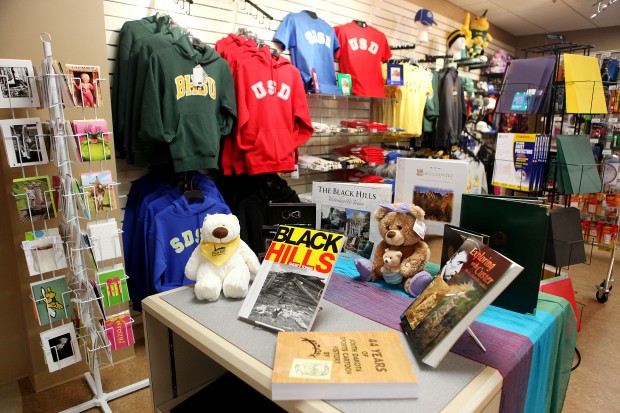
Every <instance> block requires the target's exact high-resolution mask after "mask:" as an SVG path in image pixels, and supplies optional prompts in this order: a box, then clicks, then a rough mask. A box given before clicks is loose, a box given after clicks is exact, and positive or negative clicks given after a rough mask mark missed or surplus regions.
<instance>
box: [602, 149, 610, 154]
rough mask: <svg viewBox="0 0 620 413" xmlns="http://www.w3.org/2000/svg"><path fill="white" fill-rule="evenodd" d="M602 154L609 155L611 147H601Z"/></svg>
mask: <svg viewBox="0 0 620 413" xmlns="http://www.w3.org/2000/svg"><path fill="white" fill-rule="evenodd" d="M601 153H602V154H603V155H611V149H603V151H602V152H601Z"/></svg>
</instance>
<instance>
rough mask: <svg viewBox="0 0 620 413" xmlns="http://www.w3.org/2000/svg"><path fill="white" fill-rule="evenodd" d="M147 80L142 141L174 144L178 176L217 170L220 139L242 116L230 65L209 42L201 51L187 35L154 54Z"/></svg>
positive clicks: (143, 105)
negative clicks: (197, 81)
mask: <svg viewBox="0 0 620 413" xmlns="http://www.w3.org/2000/svg"><path fill="white" fill-rule="evenodd" d="M197 65H200V66H201V67H202V69H203V71H204V76H203V80H204V83H203V86H200V87H199V86H195V85H194V79H193V71H194V67H196V66H197ZM145 76H146V80H145V84H144V95H143V99H142V111H141V125H140V132H139V137H138V138H139V139H140V140H142V141H143V143H144V144H145V145H143V146H142V147H143V148H144V150H146V151H148V147H149V142H151V143H153V142H155V143H161V142H165V143H168V147H169V150H170V156H171V158H172V163H173V167H174V170H175V171H176V172H182V171H190V170H196V169H216V168H217V167H218V162H217V160H218V156H219V150H220V139H221V137H222V136H224V135H227V134H229V133H230V131H231V129H232V125H233V122H234V120H235V118H236V115H237V106H236V104H235V91H234V86H233V79H232V74H231V71H230V67H229V66H228V63H227V62H226V61H225V60H224V59H222V58H221V57H220V55H219V54H218V53H217V52H216V51H215V50H213V49H212V48H211V47H210V46H208V45H207V44H204V43H201V44H200V45H198V46H197V47H196V48H195V47H194V45H192V43H191V41H190V40H189V38H187V37H186V36H184V37H182V38H181V39H179V40H178V41H176V42H175V43H174V44H173V47H170V48H164V49H160V50H157V51H155V52H154V53H153V54H152V56H151V58H150V59H149V68H148V70H147V72H146V74H145ZM136 156H138V155H136Z"/></svg>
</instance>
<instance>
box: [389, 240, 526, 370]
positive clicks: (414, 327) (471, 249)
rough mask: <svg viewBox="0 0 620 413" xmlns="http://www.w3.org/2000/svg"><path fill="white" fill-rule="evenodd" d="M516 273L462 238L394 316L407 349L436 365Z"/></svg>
mask: <svg viewBox="0 0 620 413" xmlns="http://www.w3.org/2000/svg"><path fill="white" fill-rule="evenodd" d="M521 271H523V267H522V266H520V265H518V264H516V263H515V262H513V261H511V260H510V259H508V258H506V257H505V256H503V255H502V254H500V253H498V252H496V251H494V250H493V249H491V248H490V247H487V246H486V245H484V244H483V243H482V242H480V241H478V240H476V239H475V238H473V237H469V238H467V239H466V240H465V242H463V245H461V247H460V248H459V249H458V250H457V251H456V252H455V253H454V255H452V257H450V259H449V260H448V262H446V264H445V265H444V266H443V268H442V270H441V273H440V274H439V275H437V277H435V279H433V281H432V282H431V283H430V284H429V285H428V286H427V287H426V288H425V289H424V291H422V293H421V294H420V295H419V296H418V297H417V298H416V299H415V301H414V302H413V303H412V304H411V305H410V306H409V307H408V308H407V309H406V310H405V312H404V313H403V314H402V315H401V317H400V319H401V322H402V325H403V328H404V331H405V334H406V335H407V337H408V338H409V341H410V342H411V345H412V348H413V350H414V351H415V352H416V353H417V354H418V356H419V357H420V358H421V359H422V361H423V362H424V363H426V364H428V365H430V366H432V367H437V365H438V364H439V362H440V361H441V360H442V359H443V357H444V356H445V355H446V354H447V353H448V351H449V350H450V348H452V346H453V345H454V343H455V342H456V341H457V340H458V339H459V337H460V336H461V335H462V334H463V332H465V331H466V330H467V328H468V327H469V325H470V324H471V323H472V322H473V321H474V320H475V319H476V317H478V316H479V315H480V313H482V311H484V309H485V308H486V307H487V306H488V305H489V304H491V303H492V302H493V300H495V298H496V297H497V296H498V295H499V294H500V293H501V292H502V291H503V290H504V289H505V288H506V287H508V285H509V284H510V283H511V282H512V281H513V280H514V279H515V278H516V277H517V275H519V273H521Z"/></svg>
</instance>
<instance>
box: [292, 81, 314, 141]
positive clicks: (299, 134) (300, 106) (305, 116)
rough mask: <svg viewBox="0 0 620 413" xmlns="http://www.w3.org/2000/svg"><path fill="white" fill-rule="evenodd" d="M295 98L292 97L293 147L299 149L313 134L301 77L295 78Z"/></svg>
mask: <svg viewBox="0 0 620 413" xmlns="http://www.w3.org/2000/svg"><path fill="white" fill-rule="evenodd" d="M294 79H296V82H295V96H294V97H293V118H294V125H295V126H294V129H293V143H294V145H295V147H296V148H297V147H299V146H301V145H303V144H304V143H306V142H307V141H308V139H310V136H312V134H313V133H314V127H312V119H311V118H310V109H309V108H308V100H307V99H306V92H305V90H304V85H303V83H302V81H301V76H295V77H294Z"/></svg>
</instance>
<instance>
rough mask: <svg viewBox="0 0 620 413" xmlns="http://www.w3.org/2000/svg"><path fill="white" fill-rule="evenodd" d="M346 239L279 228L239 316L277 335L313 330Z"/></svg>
mask: <svg viewBox="0 0 620 413" xmlns="http://www.w3.org/2000/svg"><path fill="white" fill-rule="evenodd" d="M343 243H344V235H342V234H337V233H335V232H327V231H320V230H312V229H308V228H299V227H289V226H286V225H281V226H279V227H278V230H277V231H276V233H275V235H274V236H273V240H272V242H271V244H270V245H269V248H268V249H267V252H266V254H265V258H264V259H263V262H262V263H261V266H260V269H259V270H258V273H257V274H256V277H255V278H254V282H253V283H252V285H251V287H250V290H249V291H248V295H247V297H246V298H245V301H243V305H242V306H241V310H240V311H239V317H240V318H242V319H244V320H246V321H248V322H251V323H254V324H257V325H259V326H262V327H265V328H268V329H272V330H276V331H309V330H310V329H311V327H312V323H313V322H314V319H315V317H316V314H317V312H318V310H319V305H320V302H321V299H322V298H323V294H324V293H325V287H326V286H327V282H328V281H329V277H330V275H331V273H332V271H333V269H334V265H335V263H336V260H337V259H338V254H339V252H340V250H341V248H342V245H343Z"/></svg>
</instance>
